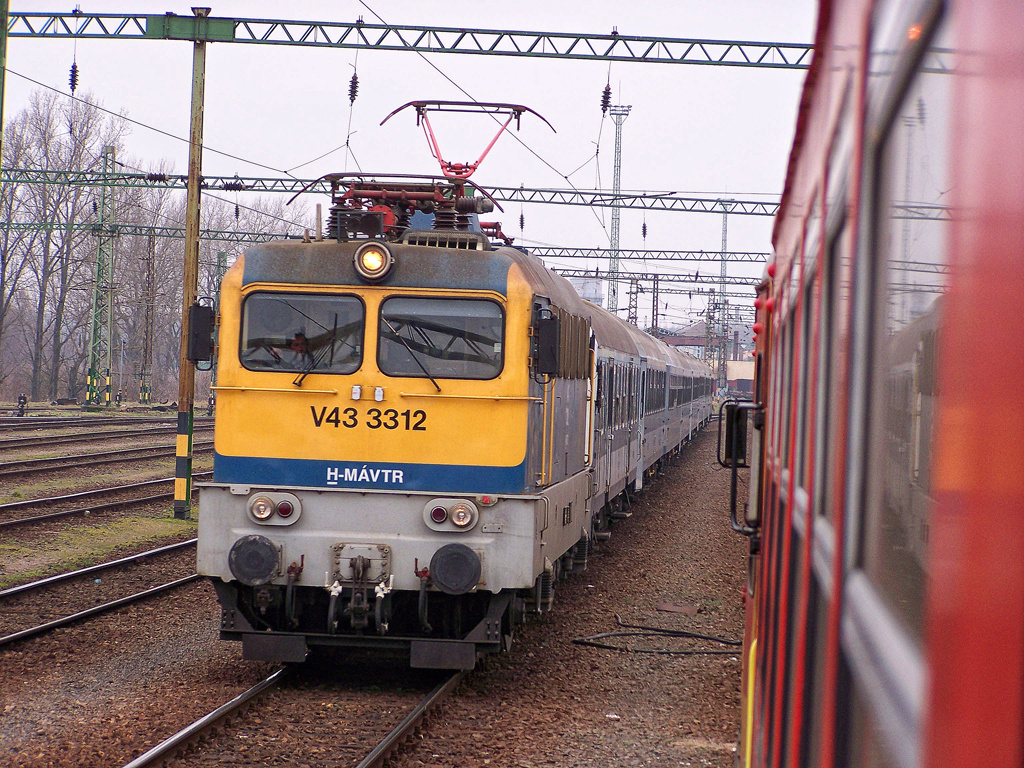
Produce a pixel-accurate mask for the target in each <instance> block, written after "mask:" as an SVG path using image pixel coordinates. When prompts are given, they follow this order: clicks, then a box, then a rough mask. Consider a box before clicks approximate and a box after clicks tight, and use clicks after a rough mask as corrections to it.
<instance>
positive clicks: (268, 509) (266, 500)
mask: <svg viewBox="0 0 1024 768" xmlns="http://www.w3.org/2000/svg"><path fill="white" fill-rule="evenodd" d="M249 511H251V512H252V516H253V517H255V518H256V519H257V520H266V519H267V518H268V517H270V516H271V515H272V514H274V502H273V500H272V499H270V497H268V496H257V497H256V498H255V499H253V500H252V504H251V505H250V506H249Z"/></svg>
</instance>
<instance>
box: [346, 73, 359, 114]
mask: <svg viewBox="0 0 1024 768" xmlns="http://www.w3.org/2000/svg"><path fill="white" fill-rule="evenodd" d="M357 93H359V75H357V74H356V73H355V72H353V73H352V79H351V80H349V81H348V103H349V106H352V105H353V104H355V103H356V94H357Z"/></svg>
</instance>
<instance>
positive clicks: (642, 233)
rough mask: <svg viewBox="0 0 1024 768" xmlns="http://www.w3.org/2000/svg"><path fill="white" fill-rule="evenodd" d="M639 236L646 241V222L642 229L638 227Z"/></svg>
mask: <svg viewBox="0 0 1024 768" xmlns="http://www.w3.org/2000/svg"><path fill="white" fill-rule="evenodd" d="M640 234H641V235H643V238H644V240H646V239H647V222H646V221H645V222H644V225H643V226H642V227H640Z"/></svg>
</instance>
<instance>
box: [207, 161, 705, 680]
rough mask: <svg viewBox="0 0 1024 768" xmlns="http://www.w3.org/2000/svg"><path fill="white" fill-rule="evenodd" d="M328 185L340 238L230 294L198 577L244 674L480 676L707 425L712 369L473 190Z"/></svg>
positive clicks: (244, 269) (233, 287) (440, 184)
mask: <svg viewBox="0 0 1024 768" xmlns="http://www.w3.org/2000/svg"><path fill="white" fill-rule="evenodd" d="M329 178H330V180H331V183H332V187H333V189H334V193H333V202H334V204H333V207H332V210H331V214H330V217H329V222H328V228H327V229H328V231H327V236H326V237H325V238H311V237H309V238H306V239H305V240H302V241H299V240H290V241H278V242H271V243H265V244H262V245H257V246H254V247H252V248H249V249H248V250H247V251H246V252H245V253H244V255H242V256H241V257H240V258H239V259H238V260H237V261H236V263H235V264H234V265H233V266H232V267H231V268H230V269H229V270H228V272H227V274H226V275H225V277H224V280H223V283H222V286H221V298H220V310H219V311H220V315H219V341H218V355H217V360H218V362H217V383H216V387H215V390H216V397H217V418H216V426H215V436H214V442H215V457H214V478H213V481H212V482H209V483H202V484H200V488H201V495H200V505H199V506H200V514H199V545H198V570H199V573H200V574H203V575H205V576H208V577H210V578H211V580H212V582H213V585H214V587H215V589H216V593H217V597H218V600H219V602H220V604H221V607H222V621H221V636H222V637H223V638H225V639H233V640H240V641H241V643H242V649H243V654H244V656H245V657H246V658H252V659H265V660H280V661H300V660H302V659H303V658H305V657H306V655H307V652H308V651H309V649H310V648H313V647H318V646H349V647H352V646H355V647H379V648H393V649H398V650H400V651H402V652H408V654H409V660H410V663H411V665H412V666H415V667H436V668H461V669H469V668H472V667H473V666H474V664H475V661H476V658H477V655H478V654H479V653H481V652H492V651H497V650H500V649H501V648H503V647H506V646H507V645H508V644H509V642H511V638H512V635H513V631H514V629H515V627H516V624H517V622H519V621H520V620H522V618H523V617H524V616H525V615H526V614H528V613H537V612H543V611H546V610H548V609H549V608H550V607H551V604H552V600H553V590H554V586H555V584H556V582H557V580H558V579H559V577H560V576H564V575H566V574H568V573H572V572H576V571H579V570H581V569H582V568H584V567H585V566H586V561H587V555H588V553H589V551H590V549H591V547H592V546H593V543H594V541H595V540H597V539H599V538H603V537H606V536H607V535H609V532H610V528H611V525H612V523H613V521H614V520H615V519H616V518H621V517H624V516H628V514H629V509H628V503H629V499H630V498H631V496H632V494H633V493H635V492H636V491H637V490H639V489H640V488H641V487H642V485H643V482H644V479H645V477H647V476H648V475H650V474H651V473H652V472H654V471H656V470H657V469H658V468H660V467H661V466H662V464H664V463H665V462H667V461H668V460H670V459H671V458H672V457H673V456H674V455H675V454H676V453H678V451H679V449H680V446H682V444H684V443H685V442H686V441H687V440H688V439H690V438H691V437H692V436H693V434H694V433H695V432H696V430H697V429H699V428H700V427H701V426H702V425H704V424H705V423H706V422H707V421H708V419H709V418H710V411H711V392H712V387H713V385H712V378H711V372H710V370H709V369H708V368H707V366H706V365H704V363H702V362H700V361H697V360H696V359H694V358H693V357H691V356H689V355H687V354H685V353H683V352H680V351H677V350H674V349H671V348H669V347H668V346H666V345H665V344H663V343H662V342H660V341H657V340H655V339H653V338H652V337H650V336H647V335H646V334H643V333H641V332H640V331H639V330H637V329H636V328H634V327H632V326H630V325H628V324H626V323H624V322H622V321H621V320H619V319H617V318H615V317H613V316H612V315H611V314H609V313H607V312H605V311H604V310H602V309H601V308H600V307H598V306H596V305H594V304H591V303H588V302H586V301H583V300H582V299H580V298H579V296H578V295H577V294H576V293H575V291H574V290H573V289H572V287H571V285H570V284H569V283H568V282H567V281H566V280H564V279H563V278H561V277H559V276H557V275H556V274H554V273H553V272H551V271H550V270H548V269H547V268H545V267H544V265H543V263H542V262H541V261H540V260H539V259H537V258H536V257H534V256H531V255H529V254H528V253H526V252H525V251H523V250H519V249H516V248H512V247H509V246H508V245H505V244H501V243H499V244H498V245H495V244H492V242H491V238H490V237H488V236H487V235H486V234H484V232H483V231H481V230H482V229H488V230H489V231H491V232H494V233H496V234H497V233H500V228H498V227H496V226H495V225H488V224H486V223H484V224H483V225H482V226H481V224H480V222H479V214H480V213H486V212H488V211H489V210H491V209H492V207H493V205H492V202H491V201H490V200H488V198H487V197H486V194H485V193H482V192H479V191H478V190H475V189H473V188H472V186H471V185H470V186H467V182H465V180H463V179H453V178H451V177H450V176H448V177H446V178H432V177H416V178H406V179H403V180H398V179H394V178H390V177H375V178H367V177H363V176H346V175H336V176H331V177H329Z"/></svg>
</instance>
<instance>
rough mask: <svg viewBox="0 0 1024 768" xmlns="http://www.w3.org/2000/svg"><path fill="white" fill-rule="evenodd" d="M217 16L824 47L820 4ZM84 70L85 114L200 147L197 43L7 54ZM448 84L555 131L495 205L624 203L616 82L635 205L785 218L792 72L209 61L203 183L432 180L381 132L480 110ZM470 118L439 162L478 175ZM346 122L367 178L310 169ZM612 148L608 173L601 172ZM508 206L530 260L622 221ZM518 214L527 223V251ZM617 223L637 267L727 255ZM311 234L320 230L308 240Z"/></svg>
mask: <svg viewBox="0 0 1024 768" xmlns="http://www.w3.org/2000/svg"><path fill="white" fill-rule="evenodd" d="M65 5H67V4H65ZM210 5H211V7H212V15H214V16H224V17H236V18H265V19H288V20H303V21H354V20H356V19H357V18H358V17H360V16H362V17H363V19H364V21H366V22H367V23H377V22H378V21H379V20H378V18H377V15H379V17H380V18H382V19H383V20H384V21H385V22H387V23H390V24H396V25H422V26H456V27H470V28H482V29H508V30H527V31H537V32H557V31H561V32H575V33H584V32H587V33H609V32H611V31H612V29H613V28H617V29H618V31H619V32H620V33H622V34H629V35H651V36H667V37H683V38H703V39H711V40H740V41H752V42H771V43H809V42H812V40H813V31H814V25H815V16H816V5H815V4H814V3H813V2H811V0H773V1H772V2H767V0H662V2H648V1H647V0H633V2H621V0H619V1H617V2H612V1H610V0H609V1H607V2H606V1H605V0H588V1H587V2H582V1H580V2H578V1H576V0H571V1H565V0H559V1H552V0H545V1H543V2H537V1H535V0H519V1H518V2H515V3H495V2H483V1H478V2H464V1H463V0H452V1H450V2H447V3H423V2H409V1H407V0H389V1H388V2H382V0H367V2H366V3H365V4H364V3H361V2H357V1H355V0H344V1H338V2H303V1H302V0H296V1H294V2H290V3H280V2H265V1H262V0H257V1H249V2H238V1H233V0H227V1H225V2H219V3H217V2H212V3H210ZM191 6H192V4H189V3H182V2H175V1H174V0H167V2H163V3H153V2H143V1H142V0H137V1H136V2H113V1H108V2H83V3H82V4H81V7H82V11H83V12H86V13H102V12H118V13H140V14H141V13H163V12H167V11H173V12H175V13H177V14H179V15H191ZM54 10H57V8H56V4H54V3H53V2H18V1H17V0H15V1H14V2H12V3H11V12H13V13H17V12H29V11H54ZM59 10H61V11H68V10H71V8H70V7H68V8H64V7H61V8H60V9H59ZM75 59H77V63H78V67H79V72H80V75H79V86H78V91H77V95H79V96H82V95H84V94H89V95H90V96H91V97H92V98H94V99H95V100H96V101H97V102H98V103H100V104H101V105H102V106H103V107H105V108H107V109H111V110H113V111H123V112H124V113H125V114H127V115H128V116H129V117H131V118H132V119H133V120H136V121H138V122H139V123H142V124H144V125H147V126H153V127H154V128H158V129H160V130H161V131H165V132H167V133H170V134H173V135H174V136H178V137H182V138H187V136H188V125H189V103H190V89H191V67H192V45H191V44H190V43H187V42H170V41H126V40H105V41H104V40H96V41H88V40H80V41H78V43H77V50H76V46H75V42H74V41H73V40H71V39H67V38H65V39H53V40H40V39H32V40H24V39H17V38H14V39H11V40H10V41H9V43H8V51H7V66H8V69H9V70H12V71H13V72H16V73H20V74H23V75H26V76H28V77H31V78H33V79H34V80H38V81H40V82H42V83H45V84H47V85H49V86H52V87H54V88H57V89H59V90H61V91H63V92H64V93H67V90H68V71H69V69H70V66H71V63H72V61H73V60H75ZM428 60H429V62H430V63H428ZM431 64H433V65H434V66H433V67H432V66H431ZM354 66H355V67H357V71H358V76H359V95H358V98H357V99H356V102H355V105H354V107H353V108H352V109H351V114H350V107H349V99H348V88H349V80H350V78H351V76H352V73H353V71H354V70H353V67H354ZM434 67H436V68H437V69H435V68H434ZM437 70H440V72H438V71H437ZM441 73H443V75H442V74H441ZM445 75H446V76H447V77H448V78H450V79H451V80H452V81H454V82H455V83H457V84H458V86H460V87H461V88H462V89H464V90H465V91H466V92H468V93H469V94H470V95H471V97H472V98H474V99H477V100H479V101H501V102H513V103H520V104H524V105H526V106H528V107H530V108H532V109H534V110H536V111H537V112H539V113H540V114H541V115H543V116H544V117H545V118H546V119H547V120H548V121H549V122H550V123H551V124H552V125H553V126H554V128H555V130H556V131H557V133H555V132H552V131H551V129H549V128H548V127H547V126H546V125H544V124H543V123H542V122H541V121H539V120H537V119H535V118H532V117H531V116H525V117H524V118H523V121H522V127H521V130H520V131H519V132H518V137H519V138H520V139H521V140H522V142H523V143H524V144H526V145H527V146H528V147H529V150H532V151H533V153H536V155H539V156H540V158H542V159H538V158H537V157H536V156H535V155H534V154H533V153H531V151H529V150H528V149H527V148H524V147H523V146H522V145H520V144H519V143H517V142H516V141H514V140H511V139H509V138H503V139H502V140H501V141H499V143H498V144H497V145H496V146H495V148H494V149H493V150H492V151H491V154H490V155H489V156H488V157H487V159H486V160H485V161H484V163H483V164H482V165H481V167H480V170H478V171H477V173H476V174H475V175H474V176H473V181H475V182H476V183H478V184H479V185H481V186H484V187H486V186H488V185H493V186H519V185H524V186H526V187H534V188H565V187H567V186H568V184H567V182H566V181H565V179H564V178H563V176H564V175H570V179H571V181H572V183H573V184H574V185H575V186H576V187H578V188H580V189H595V188H599V187H600V188H604V189H608V190H610V189H611V186H612V159H613V155H614V134H615V131H614V124H613V122H612V120H611V118H604V119H603V120H602V116H601V109H600V103H601V92H602V90H603V88H604V86H605V83H606V82H608V81H609V80H610V82H611V85H612V88H613V94H614V95H613V99H612V103H613V104H628V105H631V106H632V112H631V113H630V115H629V117H628V118H627V119H626V121H625V124H624V127H623V150H622V156H623V160H622V187H623V189H628V190H651V191H653V190H657V191H673V192H677V193H683V194H692V195H695V196H702V197H711V198H718V197H733V198H736V199H770V200H777V199H778V196H779V194H780V193H781V191H782V187H783V182H784V174H785V167H786V162H787V159H788V156H789V147H790V143H791V141H792V135H793V128H794V124H795V118H796V108H797V104H798V99H799V94H800V89H801V87H802V84H803V79H804V72H803V71H794V70H772V69H749V68H738V67H722V66H695V65H682V64H623V63H613V64H612V65H611V68H610V72H609V65H608V63H607V62H596V61H595V62H588V61H561V60H555V59H543V58H538V59H523V58H512V57H496V56H470V55H455V54H431V55H428V56H427V60H425V59H424V58H423V57H421V56H419V55H417V54H415V53H407V52H386V51H374V50H364V51H360V52H359V53H358V55H357V53H356V52H355V51H352V50H318V49H311V48H303V47H298V46H267V45H240V44H232V43H215V44H211V45H209V46H208V48H207V80H206V109H205V142H204V144H205V147H206V148H207V151H206V152H205V154H204V159H203V171H204V173H205V174H207V175H231V174H235V173H237V174H239V175H240V176H271V177H276V176H280V175H283V172H284V171H291V172H292V173H293V174H294V175H295V176H297V177H300V178H316V177H318V176H320V175H322V174H324V173H330V172H335V171H343V170H348V171H354V170H357V166H356V161H358V168H359V169H361V170H363V171H367V172H381V173H417V174H427V173H430V174H433V173H437V172H438V166H437V163H436V162H435V161H434V160H433V158H432V157H431V156H430V152H429V151H428V148H427V144H426V141H425V139H424V137H423V135H422V133H421V132H420V130H419V129H418V128H417V127H416V125H415V118H414V113H413V112H412V111H411V110H410V111H408V112H406V113H402V114H399V115H398V116H396V117H395V118H393V119H392V120H390V121H389V122H388V123H387V124H385V125H384V126H380V125H379V123H380V121H381V120H382V119H383V118H384V117H385V116H386V115H387V114H388V113H390V112H391V110H393V109H394V108H396V107H398V106H400V105H402V104H404V103H406V102H408V101H412V100H416V99H450V100H466V99H467V96H466V95H465V94H464V93H462V92H461V91H460V90H459V88H457V87H456V86H455V85H453V84H452V83H451V82H449V81H448V80H447V79H446V78H445ZM36 88H37V86H35V85H32V84H30V83H27V82H26V81H24V80H22V79H21V78H19V77H16V76H12V75H8V77H7V81H6V94H5V104H4V110H5V112H4V114H5V119H10V118H11V117H13V116H14V115H15V114H17V113H18V112H20V111H21V110H22V109H24V107H25V105H26V103H27V99H28V97H29V95H30V93H31V92H32V90H34V89H36ZM460 117H461V119H459V120H458V121H456V120H455V119H453V118H451V117H450V116H449V117H448V119H443V116H438V117H437V118H436V119H435V121H434V125H435V129H436V131H437V133H438V139H439V142H440V146H441V149H442V151H443V152H444V154H445V156H446V158H447V159H451V160H458V161H471V160H475V159H476V158H477V156H478V155H479V153H480V152H481V151H482V150H483V148H484V147H485V146H486V144H487V143H488V141H489V140H490V138H491V136H492V135H493V133H494V124H493V123H492V122H491V121H490V120H489V119H487V118H482V117H476V116H460ZM350 121H351V131H352V134H351V137H350V146H351V148H352V153H353V155H354V159H353V157H346V153H345V152H344V150H340V151H337V152H334V153H333V154H330V155H328V156H327V157H324V158H322V159H320V160H317V161H316V162H312V163H309V161H311V160H313V159H314V158H316V157H318V156H320V155H323V154H324V153H327V152H329V151H330V150H332V149H335V148H336V147H340V146H343V145H344V144H345V141H346V138H347V137H348V135H349V134H348V131H349V124H350ZM126 143H127V151H128V153H129V154H130V155H132V156H133V157H134V158H135V159H136V160H138V161H140V162H141V163H142V164H143V167H148V166H150V165H155V164H156V163H158V162H159V161H161V160H167V161H170V162H171V163H173V165H174V168H175V170H177V171H178V172H181V173H184V172H185V171H186V170H187V157H188V149H187V144H186V143H184V142H182V141H175V140H174V139H171V138H168V137H166V136H162V135H160V134H158V133H155V132H154V131H151V130H148V129H147V128H145V127H142V126H139V125H136V126H133V128H132V131H131V134H130V135H129V136H128V138H127V142H126ZM597 146H599V147H600V152H599V155H598V159H599V162H597V161H595V159H594V153H595V147H597ZM211 149H213V150H221V151H224V152H229V153H231V154H232V155H236V156H238V157H240V158H244V159H245V160H247V161H251V163H253V164H250V163H246V162H242V161H240V160H235V159H231V158H227V157H224V156H221V155H218V154H215V153H213V152H210V151H209V150H211ZM307 163H309V164H307ZM262 166H267V167H269V168H272V169H276V170H268V168H267V167H262ZM580 166H582V168H581V167H580ZM552 167H553V168H552ZM577 169H579V170H577ZM574 171H575V172H574ZM241 202H243V203H244V202H245V199H244V198H243V199H241ZM317 202H324V203H326V202H327V199H326V197H324V196H320V197H311V198H310V200H309V203H310V206H309V208H310V210H313V207H314V205H315V203H317ZM325 207H326V206H325ZM504 207H505V213H504V214H498V213H497V212H496V214H495V218H499V219H501V220H502V222H503V227H504V229H505V232H506V233H507V234H509V235H511V236H513V237H515V238H516V240H517V242H524V243H525V244H526V245H527V246H529V245H552V246H564V247H590V248H607V247H608V242H609V236H610V228H611V227H610V218H611V211H610V209H594V210H590V209H587V208H582V207H576V206H540V205H530V206H524V207H522V209H521V208H520V206H519V205H518V204H504ZM520 213H522V214H523V216H524V219H525V229H524V230H523V231H522V232H520V229H519V217H520ZM621 222H622V223H621V234H620V247H622V248H626V249H632V248H636V249H640V248H645V247H646V248H651V249H678V250H699V249H702V250H708V251H717V250H719V249H720V248H721V239H722V217H721V215H719V214H701V213H680V212H657V211H649V212H647V215H646V223H647V230H648V233H647V238H646V241H645V240H644V239H643V238H642V234H641V233H642V224H643V222H644V214H643V212H642V211H639V210H623V211H622V219H621ZM305 224H306V226H313V223H312V221H309V222H305ZM728 235H729V237H728V247H729V250H731V251H768V250H770V237H771V220H770V219H769V218H767V217H753V216H739V215H734V216H730V217H729V231H728ZM552 266H556V267H557V266H565V267H571V268H584V267H590V268H593V267H594V266H597V263H596V262H594V263H589V264H588V263H584V262H579V261H573V262H568V261H566V262H552ZM603 267H604V265H603V264H602V268H603ZM698 268H699V269H700V270H701V272H702V273H707V272H711V273H713V274H717V273H718V266H717V264H702V265H700V266H699V267H698V265H696V264H693V263H687V264H678V265H669V264H665V263H663V262H662V263H660V264H651V265H649V266H648V267H647V268H644V266H643V265H641V264H636V263H624V264H623V265H622V269H624V270H625V269H632V270H636V271H640V270H645V271H649V270H653V269H657V270H659V271H661V272H665V273H669V272H679V271H683V272H693V271H694V270H695V269H698ZM759 272H760V268H753V267H752V266H751V265H746V267H744V266H741V265H735V264H731V265H730V267H729V274H730V275H733V274H736V275H743V274H747V275H750V274H756V273H759ZM619 292H620V299H619V304H620V306H621V307H623V308H624V307H625V303H626V298H625V294H626V289H625V286H622V287H620V289H619ZM666 301H667V302H668V303H669V304H670V307H669V309H668V320H669V322H670V323H671V322H677V323H678V322H683V321H684V320H685V319H686V318H687V316H692V315H693V314H694V313H696V312H699V310H700V309H701V308H702V307H703V301H701V300H699V299H697V297H694V299H693V301H692V303H691V301H690V300H689V299H688V298H687V297H686V296H685V295H684V296H682V297H670V296H663V302H666ZM623 314H624V312H623ZM663 315H664V309H663ZM649 321H650V299H649V297H646V301H645V300H644V297H642V298H641V301H640V323H641V325H646V324H647V323H649ZM662 323H663V324H664V320H663V321H662Z"/></svg>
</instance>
